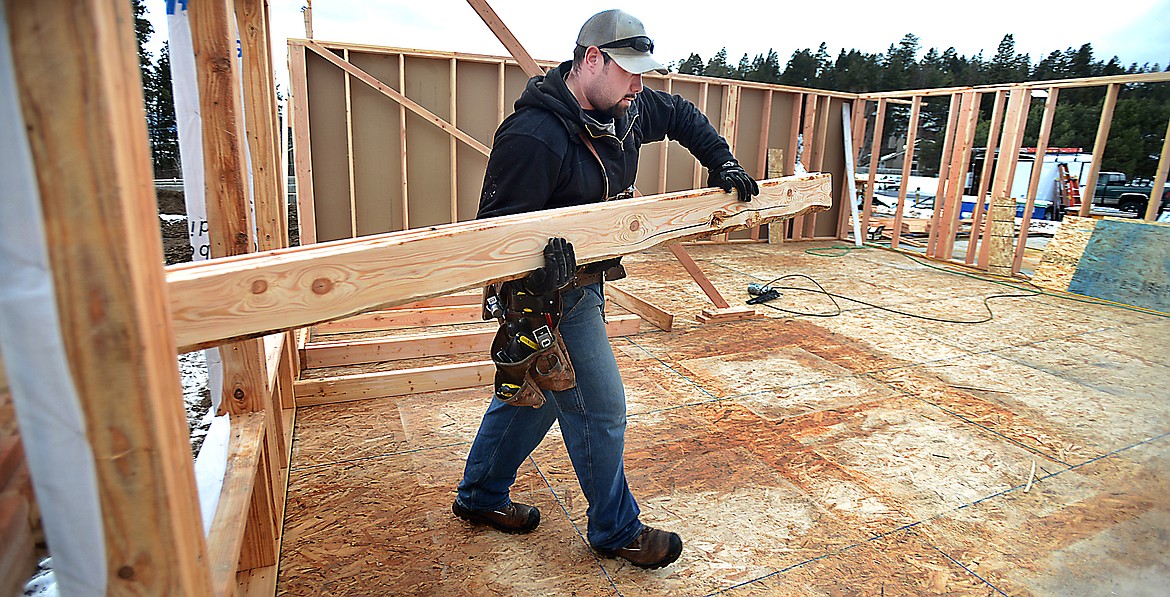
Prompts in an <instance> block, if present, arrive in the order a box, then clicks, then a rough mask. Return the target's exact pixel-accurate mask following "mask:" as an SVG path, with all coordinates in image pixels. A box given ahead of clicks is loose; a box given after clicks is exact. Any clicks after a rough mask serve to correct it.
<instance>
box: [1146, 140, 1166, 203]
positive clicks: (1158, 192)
mask: <svg viewBox="0 0 1170 597" xmlns="http://www.w3.org/2000/svg"><path fill="white" fill-rule="evenodd" d="M1167 173H1170V122H1167V123H1166V136H1165V137H1162V157H1160V158H1158V173H1157V174H1155V175H1154V188H1153V189H1151V190H1150V201H1149V203H1148V204H1147V205H1146V218H1145V219H1146V221H1148V222H1152V221H1154V219H1156V218H1157V217H1158V209H1160V208H1161V206H1162V194H1163V193H1165V192H1166V190H1165V188H1166V175H1167Z"/></svg>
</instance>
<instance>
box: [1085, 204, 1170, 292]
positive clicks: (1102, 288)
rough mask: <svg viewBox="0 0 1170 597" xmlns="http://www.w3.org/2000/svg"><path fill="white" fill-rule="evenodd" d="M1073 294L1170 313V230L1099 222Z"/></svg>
mask: <svg viewBox="0 0 1170 597" xmlns="http://www.w3.org/2000/svg"><path fill="white" fill-rule="evenodd" d="M1068 290H1069V292H1075V293H1077V294H1082V295H1085V296H1091V297H1096V298H1100V299H1106V300H1110V301H1116V302H1119V303H1125V304H1127V305H1134V306H1137V307H1144V308H1146V309H1153V310H1155V311H1161V312H1163V313H1168V312H1170V226H1167V225H1165V224H1152V223H1144V222H1127V221H1123V220H1108V219H1107V220H1100V221H1098V222H1097V226H1096V229H1094V230H1093V236H1092V237H1091V238H1090V239H1089V242H1088V244H1087V245H1086V246H1085V252H1084V254H1083V255H1082V256H1081V260H1080V263H1078V264H1077V270H1076V273H1074V274H1073V279H1072V282H1071V283H1069V286H1068Z"/></svg>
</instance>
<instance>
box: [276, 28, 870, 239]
mask: <svg viewBox="0 0 1170 597" xmlns="http://www.w3.org/2000/svg"><path fill="white" fill-rule="evenodd" d="M289 46H290V56H291V57H292V58H290V68H291V69H292V70H293V72H292V82H293V88H294V94H295V95H300V96H303V97H305V99H306V100H307V101H303V102H298V103H297V105H299V106H302V108H301V109H300V110H295V109H294V110H295V112H296V113H295V114H294V116H297V119H296V125H297V128H298V129H299V130H298V131H297V144H298V145H299V146H304V147H306V148H308V147H311V150H310V151H305V152H303V153H309V154H310V155H307V156H303V159H302V158H300V157H299V158H298V160H297V164H298V168H297V179H298V189H301V190H302V194H303V195H304V198H303V199H302V201H300V202H299V207H300V208H301V210H302V211H303V212H304V213H303V214H302V216H301V220H302V222H306V224H302V226H303V227H305V228H311V229H314V231H315V232H316V234H315V240H317V241H326V240H338V239H342V238H350V237H353V236H355V235H356V236H364V235H369V234H376V233H380V232H389V231H395V230H402V229H405V228H420V227H424V226H429V225H436V224H443V223H449V222H452V221H464V220H468V219H473V218H474V217H475V213H476V211H478V203H479V191H480V185H481V184H482V180H483V169H484V167H485V166H486V157H485V156H486V155H487V154H488V153H489V152H490V148H489V147H488V145H486V143H490V141H491V138H492V136H493V134H494V132H495V129H496V127H497V126H498V124H499V122H500V121H501V120H502V119H503V118H504V117H506V115H507V113H508V112H509V111H510V110H509V107H510V106H509V104H510V100H511V98H514V97H517V96H518V95H519V93H520V92H521V91H522V90H523V88H524V84H525V82H526V80H527V76H526V73H525V72H523V71H522V70H521V69H520V67H519V66H518V65H517V64H516V63H515V62H512V61H510V60H508V59H505V58H498V57H490V56H479V55H472V54H460V53H450V52H428V51H419V50H400V49H393V48H378V47H373V46H364V45H358V44H339V43H323V42H317V41H313V40H290V42H289ZM307 50H311V51H307ZM346 57H348V60H346ZM395 61H396V62H397V66H395V65H394V64H393V63H394V62H395ZM552 65H555V63H543V64H542V66H552ZM298 69H300V72H297V71H298ZM346 78H349V79H353V84H351V85H350V91H349V92H348V93H347V92H346V85H345V84H344V81H345V79H346ZM359 80H360V81H362V83H363V84H358V83H357V81H359ZM460 80H464V81H463V82H462V83H460V82H459V81H460ZM468 81H471V83H469V82H468ZM645 84H646V86H647V87H651V88H656V89H662V90H666V91H670V92H673V93H678V94H680V95H682V96H683V97H686V98H688V99H690V100H691V101H692V102H694V103H695V104H696V106H698V107H699V108H700V110H702V111H704V112H705V113H707V114H710V115H714V116H713V117H711V118H710V119H711V121H712V122H715V123H717V124H718V125H720V127H721V128H722V130H723V131H724V133H725V135H726V136H727V137H728V138H729V140H730V141H731V142H732V144H733V146H735V152H734V153H735V154H736V157H737V158H738V159H739V161H740V163H741V164H742V165H743V166H744V167H745V169H747V170H748V171H749V172H752V173H756V172H757V171H758V172H759V173H760V174H762V173H763V172H764V171H765V170H766V164H765V163H764V162H765V161H766V156H767V149H768V148H769V147H778V148H782V149H784V150H785V156H786V158H788V157H790V156H791V157H795V145H790V142H789V141H788V140H787V139H786V138H785V133H787V132H789V131H788V130H787V128H786V127H784V126H776V125H775V124H774V123H776V122H783V121H784V118H783V116H784V115H785V114H786V113H787V112H788V110H789V109H790V108H791V107H792V106H791V104H790V103H789V102H787V101H777V100H776V99H775V92H776V91H778V90H780V91H792V89H791V88H785V87H780V86H771V85H763V84H757V83H749V82H741V81H728V80H719V79H710V78H704V77H693V76H684V75H670V76H669V77H660V76H658V75H652V76H647V77H646V78H645ZM302 88H303V89H302ZM371 89H373V90H376V91H377V93H373V92H371ZM485 90H486V93H485ZM485 95H487V96H488V97H493V96H494V97H495V98H496V102H495V106H494V108H495V109H494V110H493V109H491V108H492V106H491V105H490V103H489V104H487V105H485V104H484V102H483V98H484V96H485ZM785 95H788V94H787V93H786V94H785ZM851 97H852V96H851V95H849V94H834V93H830V92H819V93H817V94H809V95H808V101H810V102H814V103H816V102H820V103H822V104H824V105H825V106H826V108H827V107H828V106H829V105H830V101H831V100H832V99H834V98H842V99H850V98H851ZM347 103H348V111H347V109H346V106H347ZM305 104H307V105H305ZM485 108H486V109H485ZM390 110H396V111H397V112H398V119H397V120H398V124H397V126H394V123H393V120H394V119H393V117H390V118H387V117H386V115H387V112H388V111H390ZM815 111H816V110H815V108H814V112H815ZM306 113H307V114H306ZM347 113H348V118H349V122H350V124H348V125H346V124H345V123H346V121H347V120H346V117H345V115H346V114H347ZM391 113H392V112H391ZM456 115H457V118H456ZM798 116H799V115H798ZM456 119H457V120H458V123H456V122H455V120H456ZM306 120H307V122H308V124H307V125H306V124H305V121H306ZM404 123H405V124H404ZM812 123H815V124H812ZM812 123H810V125H809V126H811V127H812V128H810V129H809V131H808V134H807V136H806V145H807V147H808V148H809V149H808V150H807V151H809V152H810V153H811V152H815V151H818V150H819V151H820V152H821V158H822V160H824V161H826V162H828V163H836V162H838V161H840V160H836V161H834V159H832V158H831V156H833V155H835V153H839V152H840V142H839V141H837V140H835V139H833V137H832V135H831V134H828V133H826V131H828V130H829V129H830V128H831V127H832V123H831V122H830V121H827V120H826V121H823V122H818V121H815V119H814V120H813V121H812ZM339 125H340V127H339ZM306 126H307V128H305V127H306ZM313 129H319V130H313ZM347 129H351V130H352V135H347V134H346V130H347ZM403 130H405V133H403V132H402V131H403ZM310 131H312V133H311V135H310ZM331 131H340V134H338V133H337V132H331ZM389 135H394V138H395V141H396V143H395V145H394V146H392V147H391V146H387V145H386V143H385V142H384V140H386V139H388V138H389ZM451 136H454V137H455V138H456V139H457V140H459V141H461V143H452V141H451ZM310 140H311V142H312V144H311V145H310ZM350 145H352V150H351V149H350ZM453 147H454V150H453V149H452V148H453ZM469 149H472V150H474V151H468V150H469ZM298 153H302V152H298ZM369 155H373V156H378V159H377V160H369V159H364V158H363V156H369ZM407 155H409V160H407V158H406V157H405V156H407ZM388 162H389V163H394V162H397V163H398V167H397V168H395V167H390V168H386V167H385V166H386V163H388ZM806 163H808V159H806ZM351 168H352V170H353V173H354V174H353V176H352V178H351V177H350V176H349V174H348V173H349V172H350V170H351ZM788 171H789V172H790V171H791V169H789V170H788ZM681 172H687V174H686V175H685V176H679V174H681ZM705 183H706V180H705V178H704V176H703V173H702V168H701V166H700V165H699V164H698V162H697V161H695V160H694V159H693V158H692V157H691V156H690V155H689V153H688V152H687V151H686V150H685V149H684V148H682V147H681V146H680V145H679V144H678V143H677V142H670V143H664V144H663V145H662V147H661V148H656V150H651V151H644V152H643V153H642V160H641V164H640V168H639V174H638V182H637V184H638V187H639V188H641V189H646V190H651V189H652V190H654V191H656V192H663V191H665V192H672V191H679V190H688V189H693V188H701V187H702V186H703V185H705ZM351 195H352V196H353V197H354V199H355V200H354V202H353V205H352V206H351V205H350V200H349V199H350V196H351ZM415 196H417V197H418V199H417V200H416V199H413V198H412V197H415ZM438 196H450V197H451V201H450V203H449V204H448V203H447V202H436V201H433V200H432V199H433V197H438ZM378 206H381V207H378ZM386 206H393V208H392V209H391V210H388V209H387V208H386ZM834 209H837V208H836V207H835V208H834ZM339 215H342V217H344V218H345V220H344V224H343V223H342V222H341V221H339V220H338V217H339ZM836 215H837V214H835V213H834V214H833V216H836ZM823 219H824V218H822V220H823ZM808 220H809V223H808V225H807V229H808V232H807V233H805V234H802V236H815V235H818V234H820V235H832V234H833V232H834V231H833V230H832V228H831V227H827V228H825V229H824V230H821V231H819V232H818V231H816V230H815V229H814V228H813V222H812V217H810V218H808ZM355 228H356V230H355ZM803 230H804V227H802V229H801V231H802V232H803ZM759 237H760V235H759V232H758V231H754V232H753V231H739V232H735V233H733V234H732V238H733V239H736V240H739V239H742V240H758V239H759Z"/></svg>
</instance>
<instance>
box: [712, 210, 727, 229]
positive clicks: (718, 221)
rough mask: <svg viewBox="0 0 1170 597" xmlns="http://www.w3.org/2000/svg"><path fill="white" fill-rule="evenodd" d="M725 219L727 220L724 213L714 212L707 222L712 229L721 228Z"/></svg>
mask: <svg viewBox="0 0 1170 597" xmlns="http://www.w3.org/2000/svg"><path fill="white" fill-rule="evenodd" d="M726 219H727V213H726V212H723V211H719V210H716V211H715V212H714V213H712V214H711V221H710V222H709V225H710V226H711V227H712V228H719V227H721V226H723V221H724V220H726Z"/></svg>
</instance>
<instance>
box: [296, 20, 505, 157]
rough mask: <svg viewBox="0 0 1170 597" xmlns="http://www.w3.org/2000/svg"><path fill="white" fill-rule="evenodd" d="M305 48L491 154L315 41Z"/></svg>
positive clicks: (469, 137) (469, 136)
mask: <svg viewBox="0 0 1170 597" xmlns="http://www.w3.org/2000/svg"><path fill="white" fill-rule="evenodd" d="M305 47H306V48H309V49H310V50H313V51H314V52H316V53H317V55H318V56H321V57H322V58H324V59H325V60H328V61H329V62H330V63H332V64H333V65H334V66H336V67H337V68H340V69H341V70H344V71H345V72H346V73H349V74H350V75H352V76H353V77H354V78H356V79H357V80H359V81H361V82H362V83H365V84H366V85H369V86H370V87H373V88H374V89H376V90H378V91H380V92H381V93H382V94H383V95H385V96H386V97H389V98H390V99H392V100H394V101H396V102H398V104H399V105H400V106H403V107H404V108H406V109H407V110H410V111H411V112H414V113H415V114H417V115H419V116H421V117H422V118H423V120H426V121H427V122H430V123H431V124H433V125H435V126H437V127H439V128H441V129H443V130H444V131H446V132H447V134H449V135H453V136H454V137H455V138H456V139H459V140H460V141H462V142H464V143H466V144H467V145H468V146H470V147H471V148H472V149H474V150H476V151H478V152H480V153H482V154H483V155H485V156H486V155H488V154H489V153H491V150H490V149H488V147H487V146H486V145H484V144H483V143H480V142H479V141H478V140H477V139H476V138H475V137H472V136H471V135H468V134H467V133H465V132H463V131H461V130H459V128H458V127H456V126H455V125H453V124H451V123H450V122H447V121H446V120H443V119H442V118H440V117H438V116H436V115H435V113H434V112H431V111H430V110H428V109H426V108H424V107H422V105H421V104H419V103H418V102H416V101H414V100H412V99H410V98H409V97H406V96H405V95H403V94H402V93H400V92H399V91H398V90H397V89H394V88H393V87H390V86H389V85H387V84H385V83H383V82H381V81H379V80H378V79H376V78H375V77H374V76H373V75H371V74H370V73H367V72H366V71H364V70H362V69H360V68H358V67H356V66H354V65H353V64H350V63H349V62H346V61H345V60H342V59H341V57H339V56H338V55H337V54H334V53H333V52H330V51H329V50H328V49H326V48H325V47H324V46H322V45H321V44H319V43H317V42H315V41H306V42H305ZM400 56H401V55H400ZM399 72H400V73H401V72H402V71H401V70H400V71H399Z"/></svg>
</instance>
